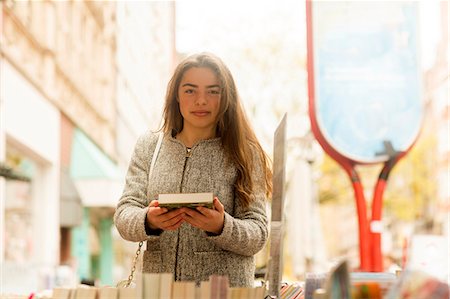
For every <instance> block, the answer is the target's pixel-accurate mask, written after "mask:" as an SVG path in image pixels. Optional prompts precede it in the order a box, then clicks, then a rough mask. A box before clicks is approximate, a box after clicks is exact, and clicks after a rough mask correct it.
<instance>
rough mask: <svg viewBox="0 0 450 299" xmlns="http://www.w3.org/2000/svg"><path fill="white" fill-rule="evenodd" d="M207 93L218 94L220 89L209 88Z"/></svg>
mask: <svg viewBox="0 0 450 299" xmlns="http://www.w3.org/2000/svg"><path fill="white" fill-rule="evenodd" d="M209 93H210V94H214V95H218V94H220V91H218V90H210V91H209Z"/></svg>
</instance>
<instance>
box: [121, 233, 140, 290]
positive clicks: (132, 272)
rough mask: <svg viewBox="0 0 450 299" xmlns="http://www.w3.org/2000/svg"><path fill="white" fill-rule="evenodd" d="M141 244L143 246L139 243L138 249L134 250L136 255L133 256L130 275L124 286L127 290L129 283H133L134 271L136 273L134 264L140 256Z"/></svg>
mask: <svg viewBox="0 0 450 299" xmlns="http://www.w3.org/2000/svg"><path fill="white" fill-rule="evenodd" d="M143 244H144V241H141V242H139V246H138V249H137V250H136V254H135V256H134V258H133V266H132V267H131V273H130V275H129V276H128V281H127V284H126V286H125V287H126V288H128V287H129V286H130V284H131V282H132V281H133V277H134V271H136V263H137V260H138V258H139V254H141V248H142V245H143Z"/></svg>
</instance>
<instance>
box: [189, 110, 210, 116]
mask: <svg viewBox="0 0 450 299" xmlns="http://www.w3.org/2000/svg"><path fill="white" fill-rule="evenodd" d="M192 114H194V115H195V116H206V115H208V114H209V112H208V111H192Z"/></svg>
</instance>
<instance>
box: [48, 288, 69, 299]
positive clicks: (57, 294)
mask: <svg viewBox="0 0 450 299" xmlns="http://www.w3.org/2000/svg"><path fill="white" fill-rule="evenodd" d="M71 292H72V289H69V288H61V287H59V288H58V287H57V288H54V289H53V296H52V298H53V299H70V293H71Z"/></svg>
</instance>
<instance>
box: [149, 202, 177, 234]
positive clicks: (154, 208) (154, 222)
mask: <svg viewBox="0 0 450 299" xmlns="http://www.w3.org/2000/svg"><path fill="white" fill-rule="evenodd" d="M158 205H159V203H158V201H157V200H152V201H151V202H150V204H149V205H148V211H147V224H148V226H149V227H150V228H151V229H162V230H176V229H178V228H179V227H180V226H181V224H183V222H184V220H183V215H184V212H183V211H182V209H175V210H171V211H169V210H168V209H166V208H160V207H159V206H158Z"/></svg>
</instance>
